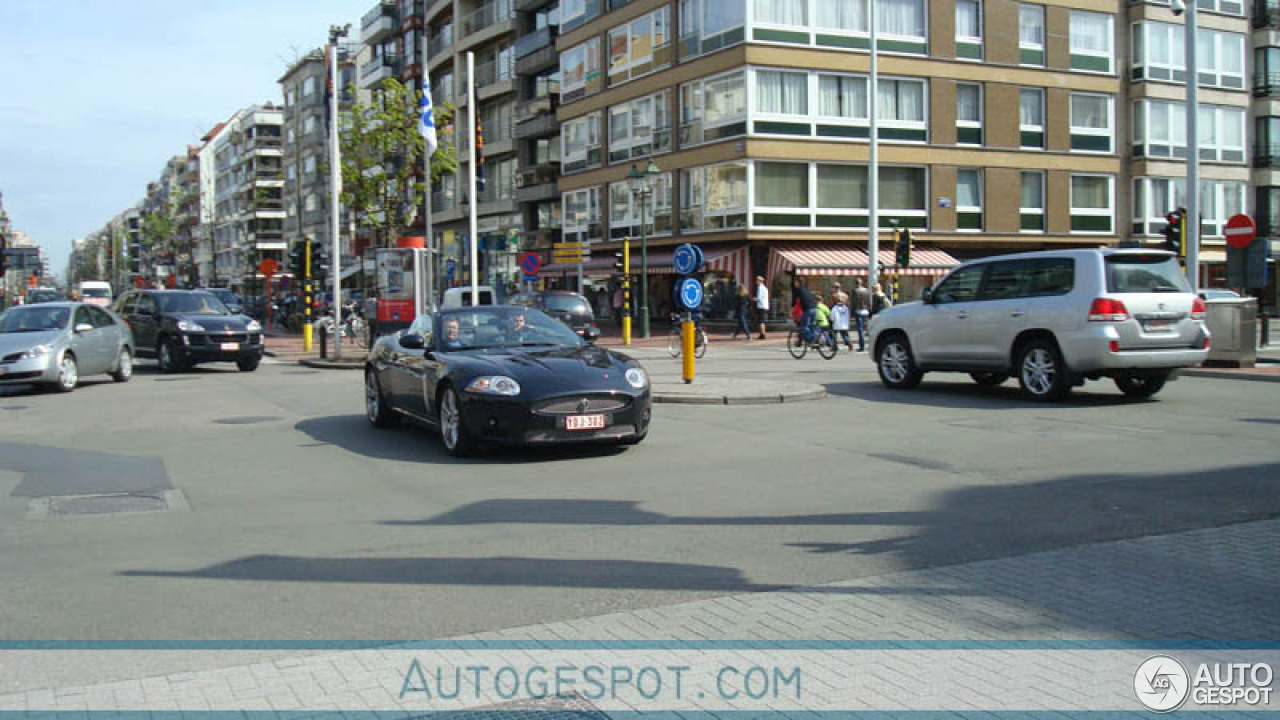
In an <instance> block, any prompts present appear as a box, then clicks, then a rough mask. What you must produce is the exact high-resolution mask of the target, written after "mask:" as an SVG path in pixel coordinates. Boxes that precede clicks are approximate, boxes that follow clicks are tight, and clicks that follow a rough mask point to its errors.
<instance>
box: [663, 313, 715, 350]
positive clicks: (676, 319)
mask: <svg viewBox="0 0 1280 720" xmlns="http://www.w3.org/2000/svg"><path fill="white" fill-rule="evenodd" d="M682 321H683V318H682V317H680V316H679V315H675V314H673V315H672V316H671V331H670V332H669V333H667V352H669V353H671V357H680V353H682V352H684V337H683V335H682V332H681V329H680V325H681V322H682ZM708 344H710V343H709V341H708V340H707V331H706V330H703V329H702V321H701V320H696V321H694V326H693V356H694V357H696V358H700V357H702V356H703V355H706V354H707V345H708Z"/></svg>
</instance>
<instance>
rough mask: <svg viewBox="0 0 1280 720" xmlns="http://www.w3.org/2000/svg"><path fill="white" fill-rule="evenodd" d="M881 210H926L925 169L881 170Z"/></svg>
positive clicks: (886, 168) (899, 168)
mask: <svg viewBox="0 0 1280 720" xmlns="http://www.w3.org/2000/svg"><path fill="white" fill-rule="evenodd" d="M880 209H881V210H924V209H925V200H924V168H904V167H882V168H880Z"/></svg>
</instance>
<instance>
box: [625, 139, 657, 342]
mask: <svg viewBox="0 0 1280 720" xmlns="http://www.w3.org/2000/svg"><path fill="white" fill-rule="evenodd" d="M661 174H662V171H661V170H659V169H658V166H657V165H655V164H654V162H653V160H650V161H649V166H648V167H646V168H645V169H644V172H640V169H639V168H637V167H636V166H635V165H632V166H631V170H630V172H628V173H627V184H628V185H630V186H631V194H632V195H634V196H637V197H638V198H639V199H640V338H641V339H642V340H647V339H648V338H649V219H648V213H647V210H648V208H649V203H650V202H651V198H652V197H653V183H654V181H655V180H656V179H657V177H658V176H659V175H661Z"/></svg>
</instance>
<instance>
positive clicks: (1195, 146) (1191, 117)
mask: <svg viewBox="0 0 1280 720" xmlns="http://www.w3.org/2000/svg"><path fill="white" fill-rule="evenodd" d="M1186 7H1187V24H1186V26H1185V27H1184V28H1183V30H1182V34H1183V39H1184V40H1185V42H1186V55H1187V216H1186V217H1184V218H1183V219H1182V223H1183V225H1184V227H1186V233H1187V279H1188V280H1190V281H1191V290H1192V291H1193V292H1194V291H1196V290H1198V289H1199V287H1200V134H1199V132H1200V130H1199V121H1200V117H1199V115H1200V87H1199V86H1200V68H1199V64H1198V63H1197V62H1196V2H1195V0H1187V2H1186Z"/></svg>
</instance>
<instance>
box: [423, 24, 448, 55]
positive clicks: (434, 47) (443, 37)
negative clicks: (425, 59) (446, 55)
mask: <svg viewBox="0 0 1280 720" xmlns="http://www.w3.org/2000/svg"><path fill="white" fill-rule="evenodd" d="M452 46H453V26H452V25H445V26H444V27H442V28H440V29H439V30H437V31H436V32H434V33H432V35H431V40H430V44H429V45H428V46H427V51H428V52H430V53H431V57H435V55H436V53H438V52H443V51H445V50H447V49H449V48H450V47H452Z"/></svg>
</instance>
